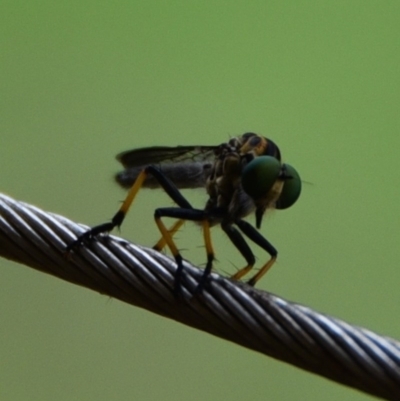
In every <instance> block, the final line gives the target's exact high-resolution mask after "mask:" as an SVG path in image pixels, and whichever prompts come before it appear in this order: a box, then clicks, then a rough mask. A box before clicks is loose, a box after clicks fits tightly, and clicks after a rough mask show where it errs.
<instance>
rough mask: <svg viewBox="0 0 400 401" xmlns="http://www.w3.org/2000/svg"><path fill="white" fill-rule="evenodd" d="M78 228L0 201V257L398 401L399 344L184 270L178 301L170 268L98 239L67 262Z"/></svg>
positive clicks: (138, 250) (154, 257) (144, 252)
mask: <svg viewBox="0 0 400 401" xmlns="http://www.w3.org/2000/svg"><path fill="white" fill-rule="evenodd" d="M86 229H87V227H85V226H82V225H78V224H76V223H74V222H72V221H70V220H68V219H66V218H64V217H62V216H59V215H56V214H52V213H48V212H44V211H42V210H40V209H38V208H36V207H34V206H32V205H28V204H26V203H22V202H18V201H16V200H14V199H12V198H10V197H8V196H6V195H1V194H0V255H2V256H3V257H5V258H8V259H11V260H14V261H16V262H19V263H23V264H25V265H28V266H30V267H32V268H34V269H37V270H40V271H42V272H46V273H49V274H51V275H53V276H56V277H59V278H61V279H63V280H67V281H69V282H72V283H75V284H78V285H81V286H84V287H87V288H90V289H92V290H95V291H98V292H100V293H102V294H107V295H109V296H111V297H114V298H117V299H120V300H121V301H124V302H127V303H129V304H132V305H135V306H139V307H141V308H145V309H147V310H150V311H152V312H154V313H157V314H159V315H162V316H165V317H169V318H171V319H174V320H176V321H179V322H181V323H184V324H187V325H189V326H191V327H195V328H197V329H200V330H203V331H206V332H208V333H211V334H213V335H216V336H218V337H221V338H224V339H227V340H229V341H232V342H234V343H237V344H240V345H242V346H244V347H247V348H249V349H252V350H255V351H258V352H261V353H263V354H265V355H268V356H271V357H273V358H276V359H279V360H281V361H284V362H287V363H290V364H292V365H295V366H297V367H299V368H301V369H305V370H307V371H310V372H313V373H316V374H318V375H321V376H324V377H326V378H329V379H331V380H334V381H336V382H339V383H342V384H345V385H348V386H351V387H353V388H357V389H359V390H361V391H364V392H366V393H368V394H371V395H375V396H378V397H381V398H384V399H387V400H400V343H399V342H397V341H396V340H393V339H390V338H387V337H383V336H379V335H377V334H375V333H373V332H371V331H369V330H366V329H363V328H360V327H355V326H352V325H350V324H348V323H345V322H343V321H340V320H338V319H335V318H333V317H330V316H327V315H323V314H321V313H318V312H315V311H313V310H311V309H310V308H307V307H305V306H302V305H299V304H296V303H292V302H289V301H286V300H284V299H282V298H280V297H277V296H275V295H273V294H270V293H267V292H264V291H261V290H257V289H254V288H252V287H250V286H248V285H246V284H242V283H239V282H234V281H232V280H230V279H227V278H224V277H221V276H219V275H217V274H215V273H212V274H211V276H210V278H209V283H208V284H207V286H206V287H205V289H204V290H203V291H202V292H201V293H200V294H197V295H195V296H193V294H194V291H195V288H196V286H197V284H198V282H199V280H200V278H201V276H202V270H200V269H199V268H197V267H195V266H193V265H191V264H190V263H187V262H185V264H184V268H185V274H184V280H183V297H182V299H180V300H178V299H176V297H174V295H173V293H172V288H173V283H174V274H175V269H176V265H175V262H174V260H172V259H170V258H169V257H167V256H165V255H163V254H161V253H159V252H156V251H154V250H153V249H149V248H144V247H141V246H138V245H134V244H131V243H129V242H127V241H125V240H122V239H120V238H117V237H114V236H111V235H110V236H107V235H101V236H98V238H96V240H93V241H90V242H89V243H88V244H85V245H84V246H81V247H79V248H78V249H76V250H74V251H73V252H71V253H70V255H69V256H68V257H66V255H65V252H64V249H65V246H66V245H67V244H68V243H70V242H71V241H72V240H74V239H75V238H76V236H77V235H79V234H81V233H82V232H83V231H84V230H86Z"/></svg>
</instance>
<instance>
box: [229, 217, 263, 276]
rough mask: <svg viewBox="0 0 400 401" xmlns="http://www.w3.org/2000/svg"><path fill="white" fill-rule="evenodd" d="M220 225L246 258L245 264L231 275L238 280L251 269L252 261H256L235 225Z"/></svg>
mask: <svg viewBox="0 0 400 401" xmlns="http://www.w3.org/2000/svg"><path fill="white" fill-rule="evenodd" d="M221 227H222V229H223V230H224V232H225V233H226V235H227V236H228V238H229V239H230V240H231V241H232V243H233V245H235V248H236V249H237V250H238V251H239V252H240V253H241V254H242V256H243V257H244V258H245V259H246V262H247V265H246V266H245V267H244V268H243V269H240V270H239V271H238V272H237V273H236V274H234V275H233V276H232V278H233V279H234V280H240V279H241V278H242V277H243V276H244V275H245V274H247V273H248V272H249V271H250V270H251V269H252V267H253V266H254V263H255V262H256V259H255V257H254V254H253V252H252V251H251V249H250V247H249V246H248V244H247V242H246V241H245V239H244V238H243V235H242V234H240V232H239V231H238V230H237V229H236V228H235V227H233V226H232V224H221Z"/></svg>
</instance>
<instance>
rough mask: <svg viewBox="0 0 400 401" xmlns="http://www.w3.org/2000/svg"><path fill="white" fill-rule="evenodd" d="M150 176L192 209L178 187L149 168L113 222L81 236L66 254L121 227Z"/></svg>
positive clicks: (155, 169)
mask: <svg viewBox="0 0 400 401" xmlns="http://www.w3.org/2000/svg"><path fill="white" fill-rule="evenodd" d="M149 174H151V175H152V176H153V177H154V178H155V179H156V180H157V181H158V182H159V184H160V185H161V187H162V188H163V189H164V190H165V192H166V193H167V194H168V195H169V196H170V198H171V199H172V200H173V201H174V202H175V203H177V204H178V205H179V206H180V207H181V208H189V209H191V208H192V206H191V204H190V203H189V202H188V201H187V200H186V199H185V198H184V197H183V195H182V194H181V193H180V192H179V190H178V189H177V188H176V186H175V185H174V184H173V183H172V182H171V181H170V180H169V179H168V178H167V177H166V176H165V175H164V174H163V173H162V172H161V171H160V170H158V169H157V168H155V167H154V166H148V167H146V168H144V169H143V170H142V171H141V172H140V173H139V175H138V177H137V178H136V180H135V182H134V183H133V185H132V187H131V188H130V190H129V191H128V194H127V195H126V198H125V199H124V201H123V202H122V205H121V207H120V208H119V210H118V211H117V213H116V214H115V215H114V217H113V218H112V219H111V221H109V222H107V223H103V224H99V225H97V226H94V227H92V228H91V229H90V230H88V231H86V232H84V233H83V234H81V235H80V236H79V237H78V238H77V239H76V240H75V241H73V242H71V243H70V244H68V245H67V247H66V248H65V251H66V253H69V252H70V251H71V250H72V249H74V248H75V247H77V246H79V245H81V244H82V243H84V242H85V241H87V240H90V239H92V238H94V237H96V236H97V235H98V234H101V233H105V232H110V231H111V230H113V229H114V228H115V227H120V226H121V224H122V222H123V221H124V219H125V217H126V215H127V213H128V211H129V208H130V207H131V205H132V203H133V201H134V199H135V197H136V195H137V193H138V192H139V190H140V189H141V188H142V186H143V183H144V181H145V180H146V177H147V176H148V175H149Z"/></svg>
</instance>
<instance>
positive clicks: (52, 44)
mask: <svg viewBox="0 0 400 401" xmlns="http://www.w3.org/2000/svg"><path fill="white" fill-rule="evenodd" d="M399 20H400V3H399V2H398V1H369V0H362V1H361V0H360V1H331V2H321V1H286V2H282V1H268V0H264V1H253V2H246V1H234V2H227V1H214V2H200V1H170V2H163V1H149V2H144V1H120V2H106V1H83V2H77V1H69V2H54V1H48V0H44V1H35V0H33V1H30V2H22V1H15V0H14V1H2V2H1V5H0V48H1V60H2V61H1V64H0V65H1V67H0V68H1V71H0V72H1V73H0V91H1V96H0V103H1V117H0V165H1V177H0V182H1V187H0V191H2V192H5V193H7V194H9V195H11V196H13V197H15V198H17V199H21V200H24V201H26V202H29V203H33V204H35V205H38V206H40V207H41V208H43V209H45V210H49V211H53V212H57V213H60V214H63V215H65V216H67V217H70V218H72V219H75V220H76V221H79V222H83V223H86V224H92V225H93V224H96V223H100V222H103V221H104V219H106V218H108V217H111V216H112V214H113V213H114V212H115V211H116V208H117V207H118V204H119V203H118V201H119V200H120V199H122V198H123V197H124V192H123V191H122V190H121V189H119V188H118V187H117V186H116V185H115V184H114V183H113V180H112V176H113V173H114V172H116V171H117V170H118V168H119V166H118V163H117V162H116V161H115V159H114V155H115V154H117V153H118V152H120V151H122V150H127V149H130V148H135V147H142V146H151V145H156V144H158V145H170V146H174V145H184V144H188V145H195V144H212V145H214V144H215V145H216V144H219V143H221V142H224V141H226V140H227V139H228V138H229V137H230V136H233V135H238V134H241V133H243V132H246V131H255V132H257V133H261V134H264V135H265V136H268V137H270V138H272V139H273V140H274V141H276V142H277V143H278V144H279V146H280V148H281V150H282V152H283V156H284V159H285V161H287V162H289V163H291V164H292V165H294V166H295V167H296V168H297V169H298V171H299V172H300V174H301V176H302V178H303V179H304V180H305V181H307V182H310V184H305V185H304V187H303V193H302V196H301V198H300V200H299V202H298V204H296V205H295V206H294V207H293V208H292V209H289V210H287V211H281V212H279V211H277V212H273V213H271V215H270V216H269V217H267V218H266V220H265V221H264V226H263V228H262V232H263V233H264V234H265V235H267V236H268V238H269V239H270V240H271V242H272V243H273V244H274V245H275V246H276V247H277V248H278V250H279V252H280V255H279V260H278V263H277V264H276V266H275V267H274V268H273V269H272V271H271V272H270V273H269V274H268V275H267V276H266V277H265V278H264V279H263V280H262V281H261V282H260V284H259V287H261V288H263V289H266V290H269V291H271V292H273V293H276V294H279V295H280V296H282V297H285V298H287V299H290V300H293V301H296V302H299V303H302V304H305V305H308V306H310V307H312V308H315V309H317V310H319V311H321V312H324V313H328V314H332V315H334V316H336V317H340V318H341V319H344V320H346V321H348V322H351V323H353V324H357V325H361V326H364V327H367V328H370V329H372V330H375V331H377V332H378V333H382V334H385V335H388V336H392V337H394V338H400V327H399V324H398V316H399V313H400V308H399V305H400V295H399V291H398V288H399V285H398V283H399V281H400V270H399V268H398V260H399V259H400V246H399V243H398V239H399V235H398V232H399V226H400V225H399V217H398V216H399V205H398V199H399V198H400V190H399V185H398V181H399V168H400V161H399V155H398V153H399V149H400V138H399V128H400V127H399V121H400V118H399V104H400V102H399V100H400V87H399V86H400V85H399V84H400V79H399V75H400V74H399V71H400V63H399V62H400V56H399V54H400V53H399V43H400V28H399ZM185 194H186V195H187V197H188V198H189V199H190V200H191V201H192V202H193V204H194V205H197V206H199V207H201V206H202V205H203V204H204V202H205V200H206V195H205V193H204V192H202V191H188V192H186V193H185ZM170 204H171V203H170V201H169V200H168V198H167V196H166V195H165V194H163V193H161V192H159V191H156V192H154V191H150V190H147V191H143V192H141V193H140V196H139V198H138V200H137V202H136V203H135V207H134V208H133V210H132V213H131V214H130V216H129V218H128V219H127V221H126V224H125V225H124V226H123V228H122V232H121V235H122V236H124V237H126V238H129V239H131V240H133V241H135V242H138V243H140V244H143V245H149V246H150V245H153V243H154V242H155V241H156V240H157V239H158V237H159V234H158V232H157V229H156V227H155V225H154V223H153V218H152V213H153V210H154V208H156V207H157V206H167V205H170ZM250 221H251V222H253V218H250ZM143 227H146V229H145V230H143ZM177 238H178V244H179V246H180V247H181V248H185V249H186V251H185V252H184V257H186V258H188V259H190V260H191V261H193V262H194V263H203V262H204V249H203V248H202V236H201V233H200V232H199V229H198V228H196V227H195V226H193V225H192V224H187V225H186V226H185V227H184V229H183V232H182V233H180V234H179V235H178V236H177ZM213 238H214V243H215V248H216V251H217V257H218V259H219V263H217V264H216V270H217V271H219V272H220V273H221V274H230V273H233V272H234V271H235V270H236V268H238V267H241V266H242V264H243V260H242V258H241V257H240V256H239V255H238V253H237V251H235V250H234V249H233V247H232V246H231V245H230V243H229V241H228V239H227V238H226V237H225V236H224V235H222V233H221V230H219V229H215V230H213ZM255 251H256V253H257V256H258V258H259V264H261V262H262V261H263V260H265V257H266V256H265V254H264V253H263V252H262V251H259V250H258V249H255ZM0 270H1V277H2V279H1V291H0V318H1V328H0V360H1V363H0V399H1V400H39V399H40V400H54V399H57V400H73V399H76V400H93V399H95V400H98V401H101V400H113V399H117V400H125V399H126V400H128V399H129V400H131V399H140V400H154V399H162V400H177V399H185V400H221V399H222V400H228V399H229V400H249V399H255V400H257V399H271V400H303V399H307V400H320V399H324V400H337V399H338V398H339V397H340V399H341V400H361V399H366V398H368V397H367V396H365V395H363V394H361V393H359V392H356V391H354V390H351V389H348V388H345V387H343V386H339V385H337V384H335V383H332V382H329V381H327V380H324V379H322V378H319V377H317V376H314V375H311V374H309V373H305V372H302V371H300V370H298V369H296V368H293V367H291V366H289V365H285V364H283V363H281V362H278V361H275V360H272V359H269V358H266V357H264V356H262V355H259V354H256V353H253V352H250V351H248V350H246V349H242V348H240V347H238V346H236V345H234V344H230V343H228V342H225V341H222V340H220V339H218V338H214V337H212V336H209V335H207V334H204V333H201V332H198V331H195V330H194V329H191V328H188V327H185V326H183V325H179V324H177V323H175V322H173V321H168V320H166V319H164V318H161V317H159V316H155V315H152V314H150V313H148V312H146V311H143V310H140V309H137V308H133V307H131V306H128V305H125V304H122V303H121V302H119V301H116V300H112V299H109V298H107V297H105V296H101V295H99V294H97V293H94V292H90V291H88V290H85V289H83V288H79V287H76V286H73V285H71V284H68V283H65V282H62V281H60V280H57V279H55V278H53V277H50V276H46V275H44V274H41V273H38V272H36V271H33V270H30V269H29V268H26V267H24V266H20V265H17V264H15V263H11V262H8V261H6V260H3V259H2V260H0Z"/></svg>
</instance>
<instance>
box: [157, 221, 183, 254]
mask: <svg viewBox="0 0 400 401" xmlns="http://www.w3.org/2000/svg"><path fill="white" fill-rule="evenodd" d="M184 222H185V220H178V221H176V222H175V223H174V224H173V225H172V226H171V228H170V229H169V230H168V232H169V234H170V236H171V238H172V237H173V236H174V235H175V233H176V232H177V231H178V230H179V229H180V228H181V227H182V225H183V223H184ZM160 231H161V230H160ZM165 245H167V241H166V239H165V238H164V237H161V238H160V240H159V241H158V242H157V243H156V244H155V245H154V246H153V249H155V250H156V251H161V250H162V249H163V248H164V247H165Z"/></svg>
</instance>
